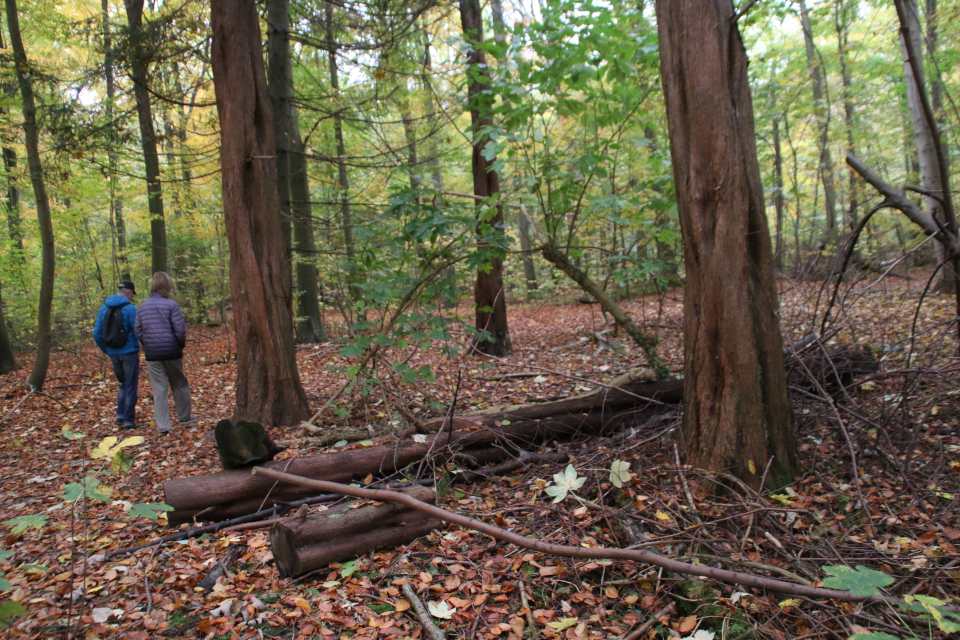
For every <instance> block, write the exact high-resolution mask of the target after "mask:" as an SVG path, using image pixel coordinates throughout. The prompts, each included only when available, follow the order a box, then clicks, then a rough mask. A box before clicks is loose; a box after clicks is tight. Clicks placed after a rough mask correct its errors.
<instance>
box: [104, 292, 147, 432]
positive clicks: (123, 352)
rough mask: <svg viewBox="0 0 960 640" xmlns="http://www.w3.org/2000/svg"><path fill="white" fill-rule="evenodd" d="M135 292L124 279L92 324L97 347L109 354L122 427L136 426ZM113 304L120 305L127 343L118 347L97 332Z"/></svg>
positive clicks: (136, 346) (114, 305)
mask: <svg viewBox="0 0 960 640" xmlns="http://www.w3.org/2000/svg"><path fill="white" fill-rule="evenodd" d="M136 294H137V292H136V290H135V289H134V286H133V283H132V282H130V281H129V280H124V281H123V282H121V283H120V286H119V287H117V293H115V294H113V295H112V296H107V299H106V300H104V302H103V306H102V307H100V313H98V314H97V321H96V323H94V325H93V341H94V342H96V343H97V346H98V347H100V350H101V351H103V352H104V353H105V354H107V355H108V356H110V364H112V365H113V374H114V375H115V376H117V382H119V383H120V392H119V394H118V395H117V421H116V424H117V425H123V428H124V429H136V428H137V421H136V419H135V418H136V413H137V384H138V383H139V382H140V346H139V345H138V344H137V338H136V336H135V335H134V331H133V327H134V324H135V322H136V318H137V308H136V307H135V306H133V302H131V301H132V300H133V297H134V296H135V295H136ZM115 307H122V309H121V313H122V314H123V328H124V330H125V331H126V332H127V343H126V344H125V345H123V346H122V347H109V346H107V345H106V343H105V342H104V341H103V336H102V335H101V331H102V329H103V322H104V320H105V319H106V317H107V314H108V313H110V311H111V310H113V309H114V308H115Z"/></svg>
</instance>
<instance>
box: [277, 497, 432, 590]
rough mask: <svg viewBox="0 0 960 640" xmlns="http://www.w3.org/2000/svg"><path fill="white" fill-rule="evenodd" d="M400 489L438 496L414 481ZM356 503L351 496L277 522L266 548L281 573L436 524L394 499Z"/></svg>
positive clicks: (402, 539) (403, 539)
mask: <svg viewBox="0 0 960 640" xmlns="http://www.w3.org/2000/svg"><path fill="white" fill-rule="evenodd" d="M401 493H404V494H407V495H409V496H411V497H413V498H416V499H417V500H420V501H422V502H425V503H428V504H433V503H435V502H436V494H435V493H434V492H433V491H432V490H430V489H427V488H426V487H419V486H413V487H410V488H409V489H404V490H402V491H401ZM356 505H357V501H356V500H354V501H351V502H349V503H346V504H342V505H338V506H337V507H335V508H332V509H328V510H326V511H323V512H321V513H313V514H310V515H308V516H306V517H291V518H283V519H281V520H280V521H279V522H277V523H275V524H274V525H273V527H271V529H270V548H271V551H273V557H274V560H275V561H276V563H277V568H278V569H279V570H280V575H281V576H283V577H289V576H297V575H301V574H302V573H306V572H308V571H313V570H314V569H319V568H321V567H323V566H326V565H327V564H330V563H331V562H338V561H340V560H345V559H347V558H351V557H354V556H357V555H362V554H365V553H369V552H370V551H373V550H374V549H378V548H381V547H384V546H396V545H398V544H406V543H407V542H410V541H412V540H414V539H415V538H418V537H419V536H421V535H423V534H424V533H426V532H427V531H430V530H431V529H433V528H435V527H436V526H438V525H439V524H440V522H439V521H438V520H437V519H436V518H432V517H430V516H424V515H423V514H421V513H419V512H418V511H416V510H413V509H410V508H409V507H407V506H405V505H402V504H400V503H396V502H388V503H386V504H375V505H368V506H363V507H359V508H357V507H356Z"/></svg>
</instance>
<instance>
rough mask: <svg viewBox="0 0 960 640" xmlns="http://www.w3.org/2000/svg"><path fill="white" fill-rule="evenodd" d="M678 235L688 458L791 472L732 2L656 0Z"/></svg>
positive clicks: (745, 476) (771, 281)
mask: <svg viewBox="0 0 960 640" xmlns="http://www.w3.org/2000/svg"><path fill="white" fill-rule="evenodd" d="M656 12H657V25H658V30H659V34H660V60H661V69H662V82H663V92H664V96H665V99H666V110H667V124H668V128H669V134H670V150H671V157H672V160H673V175H674V180H675V182H676V191H677V207H678V211H679V215H680V228H681V231H682V234H683V241H684V261H685V264H686V272H687V273H686V286H685V290H684V297H683V302H684V410H683V434H684V440H685V441H686V458H687V461H688V463H690V464H692V465H694V466H697V467H700V468H705V469H715V470H725V471H729V472H731V473H733V474H734V475H736V476H737V477H738V478H740V479H742V480H743V481H745V482H746V483H748V484H750V485H751V486H753V487H757V486H758V485H759V484H760V481H761V477H762V476H763V474H764V468H765V467H766V466H767V463H768V461H770V460H771V458H772V465H771V471H770V476H769V478H770V479H771V480H772V481H774V482H777V483H782V482H786V481H789V479H790V478H791V476H792V473H793V471H794V469H795V467H796V454H795V448H794V434H793V415H792V412H791V408H790V402H789V399H788V397H787V384H786V374H785V371H784V364H783V352H782V348H783V344H782V338H781V335H780V326H779V322H778V320H777V308H778V306H779V305H778V295H777V289H776V280H775V278H774V269H773V254H772V251H771V247H770V234H769V232H768V229H767V217H766V211H765V209H764V203H763V183H762V181H761V178H760V166H759V163H758V161H757V150H756V142H755V134H754V128H753V105H752V101H751V97H750V84H749V81H748V79H747V57H746V53H745V51H744V48H743V42H742V40H741V39H740V33H739V31H738V28H737V22H736V17H735V14H734V9H733V3H732V2H731V0H657V3H656Z"/></svg>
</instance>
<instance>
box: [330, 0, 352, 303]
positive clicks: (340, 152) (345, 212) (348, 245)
mask: <svg viewBox="0 0 960 640" xmlns="http://www.w3.org/2000/svg"><path fill="white" fill-rule="evenodd" d="M323 9H324V12H325V15H326V23H325V27H326V30H327V46H328V47H329V49H328V50H327V54H328V57H329V61H330V89H331V91H332V93H333V95H334V98H335V99H336V104H334V105H333V138H334V143H335V144H336V146H337V191H339V192H340V220H341V225H342V228H343V245H344V251H345V252H346V255H347V264H348V265H349V266H348V267H347V268H348V269H349V272H348V273H347V281H348V282H349V290H350V299H351V300H352V301H353V302H354V304H356V303H358V302H360V298H361V293H360V287H358V286H357V280H358V277H359V273H358V272H359V269H360V265H358V264H357V262H356V245H355V243H354V240H353V210H352V209H351V207H350V176H349V174H348V173H347V163H346V156H347V147H346V144H345V143H344V141H343V113H342V108H343V105H342V103H341V101H340V76H339V70H338V68H337V49H338V47H337V45H336V42H335V40H334V38H333V5H332V4H331V2H330V1H329V0H327V2H325V3H324V5H323Z"/></svg>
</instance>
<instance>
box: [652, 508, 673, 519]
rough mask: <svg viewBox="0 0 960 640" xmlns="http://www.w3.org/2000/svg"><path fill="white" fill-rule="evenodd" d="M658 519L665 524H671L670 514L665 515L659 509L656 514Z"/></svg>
mask: <svg viewBox="0 0 960 640" xmlns="http://www.w3.org/2000/svg"><path fill="white" fill-rule="evenodd" d="M654 515H655V516H656V517H657V520H663V521H664V522H670V514H669V513H664V512H663V511H660V510H659V509H657V512H656V513H655V514H654Z"/></svg>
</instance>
